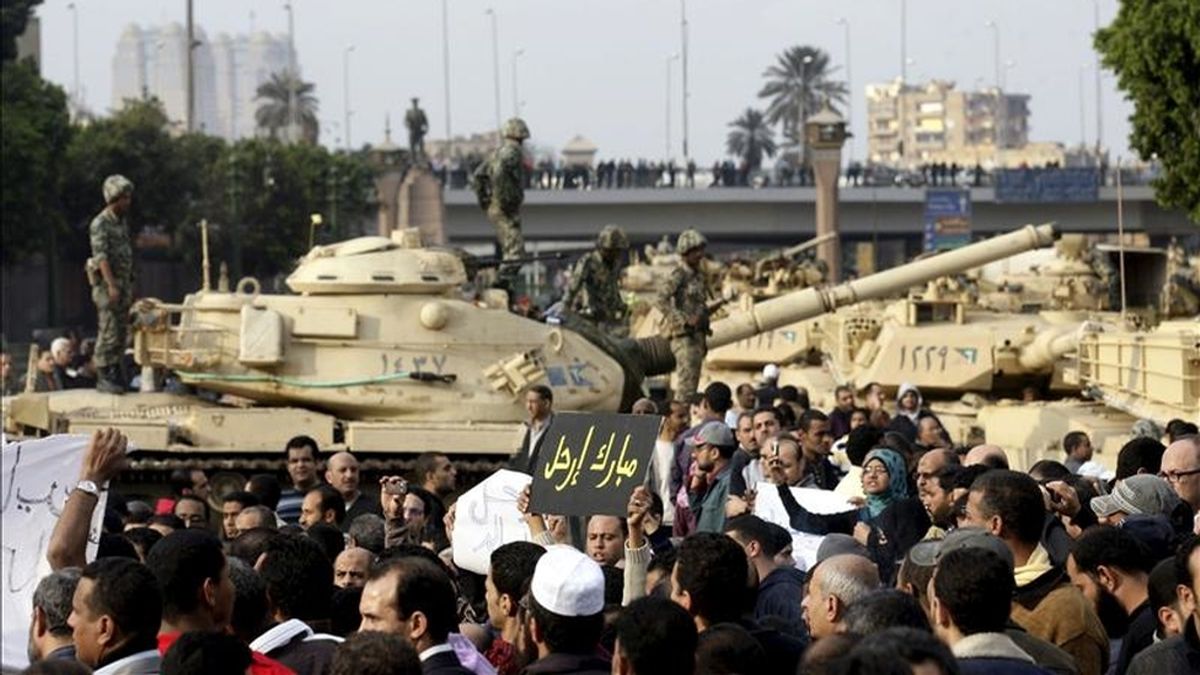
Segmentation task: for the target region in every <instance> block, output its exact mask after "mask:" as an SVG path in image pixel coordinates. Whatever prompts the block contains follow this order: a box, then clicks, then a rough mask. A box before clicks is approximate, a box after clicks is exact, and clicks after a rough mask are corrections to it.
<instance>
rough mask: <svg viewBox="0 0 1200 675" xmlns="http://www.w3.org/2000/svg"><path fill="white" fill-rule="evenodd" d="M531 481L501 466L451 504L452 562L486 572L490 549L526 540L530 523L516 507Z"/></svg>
mask: <svg viewBox="0 0 1200 675" xmlns="http://www.w3.org/2000/svg"><path fill="white" fill-rule="evenodd" d="M530 480H532V479H531V478H530V477H529V476H527V475H525V474H523V473H518V472H516V471H509V470H507V469H501V470H499V471H497V472H496V473H494V474H492V475H491V476H489V477H488V479H487V480H485V481H483V482H482V483H480V484H479V485H476V486H475V487H473V488H471V489H470V490H468V491H467V492H466V493H464V494H463V495H462V496H461V497H459V498H458V501H457V502H455V507H454V542H453V551H454V564H455V565H456V566H457V567H459V568H461V569H464V570H468V571H471V572H474V573H476V574H487V572H488V564H489V562H490V561H491V558H492V551H495V550H496V549H497V548H499V547H500V546H502V545H504V544H507V543H509V542H513V541H529V526H527V525H526V524H525V520H524V518H522V516H521V512H520V511H518V510H517V497H518V496H520V494H521V491H522V490H524V489H525V486H526V485H529V481H530Z"/></svg>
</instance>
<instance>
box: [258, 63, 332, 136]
mask: <svg viewBox="0 0 1200 675" xmlns="http://www.w3.org/2000/svg"><path fill="white" fill-rule="evenodd" d="M314 88H315V87H314V85H313V83H312V82H304V81H303V80H301V79H300V78H299V77H296V76H294V75H293V74H292V73H291V72H290V71H287V70H285V71H283V72H278V73H271V79H270V80H267V81H266V82H263V83H262V84H260V85H258V91H257V92H256V94H257V96H256V99H257V100H258V101H259V104H258V109H257V110H255V111H254V121H255V122H256V123H257V124H258V127H259V128H260V129H265V130H266V131H267V133H268V134H269V135H270V136H271V138H277V137H278V136H279V133H280V131H281V130H286V129H287V128H288V126H289V125H290V123H291V120H292V114H291V110H290V109H289V105H290V102H291V101H295V105H296V111H295V119H296V121H297V122H298V123H299V124H300V129H301V133H302V136H303V140H305V141H307V142H309V143H316V142H317V130H318V128H319V127H318V124H317V97H316V96H315V95H313V90H314ZM292 90H294V93H293V94H292V95H291V96H289V91H292Z"/></svg>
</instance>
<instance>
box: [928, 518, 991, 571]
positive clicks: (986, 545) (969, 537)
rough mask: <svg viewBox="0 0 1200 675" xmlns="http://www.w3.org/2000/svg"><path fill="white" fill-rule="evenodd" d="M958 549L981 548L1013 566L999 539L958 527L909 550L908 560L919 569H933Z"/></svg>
mask: <svg viewBox="0 0 1200 675" xmlns="http://www.w3.org/2000/svg"><path fill="white" fill-rule="evenodd" d="M960 548H983V549H987V550H989V551H991V552H992V553H995V554H996V555H998V556H1000V559H1001V560H1003V561H1004V562H1006V563H1008V566H1009V567H1012V566H1013V554H1012V550H1011V549H1009V548H1008V544H1005V543H1004V541H1003V540H1001V539H1000V538H999V537H997V536H995V535H993V534H992V533H990V532H988V531H986V530H984V529H982V528H978V527H960V528H957V529H954V530H951V531H950V532H949V533H948V534H946V537H945V538H944V539H940V540H936V541H922V542H919V543H918V544H916V545H915V546H913V547H912V548H911V549H909V554H908V555H909V558H910V559H911V560H912V561H913V564H915V565H920V566H921V567H934V566H936V565H937V561H938V559H939V558H941V557H942V556H943V555H945V554H946V553H948V552H950V551H955V550H958V549H960Z"/></svg>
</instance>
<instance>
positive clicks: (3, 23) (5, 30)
mask: <svg viewBox="0 0 1200 675" xmlns="http://www.w3.org/2000/svg"><path fill="white" fill-rule="evenodd" d="M40 4H42V0H4V3H3V4H0V57H2V58H3V60H5V61H12V60H13V59H15V58H17V38H18V37H19V36H20V35H21V33H24V32H25V24H27V23H28V22H29V16H30V14H32V13H33V8H34V7H36V6H38V5H40Z"/></svg>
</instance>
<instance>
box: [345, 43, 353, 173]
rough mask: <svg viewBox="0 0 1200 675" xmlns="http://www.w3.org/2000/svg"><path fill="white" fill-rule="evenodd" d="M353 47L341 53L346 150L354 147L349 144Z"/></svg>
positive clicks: (350, 46) (348, 47)
mask: <svg viewBox="0 0 1200 675" xmlns="http://www.w3.org/2000/svg"><path fill="white" fill-rule="evenodd" d="M352 51H354V45H349V46H347V47H346V49H344V50H343V51H342V112H343V113H344V117H345V125H346V150H350V149H351V148H353V147H354V145H353V143H351V142H350V52H352Z"/></svg>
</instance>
